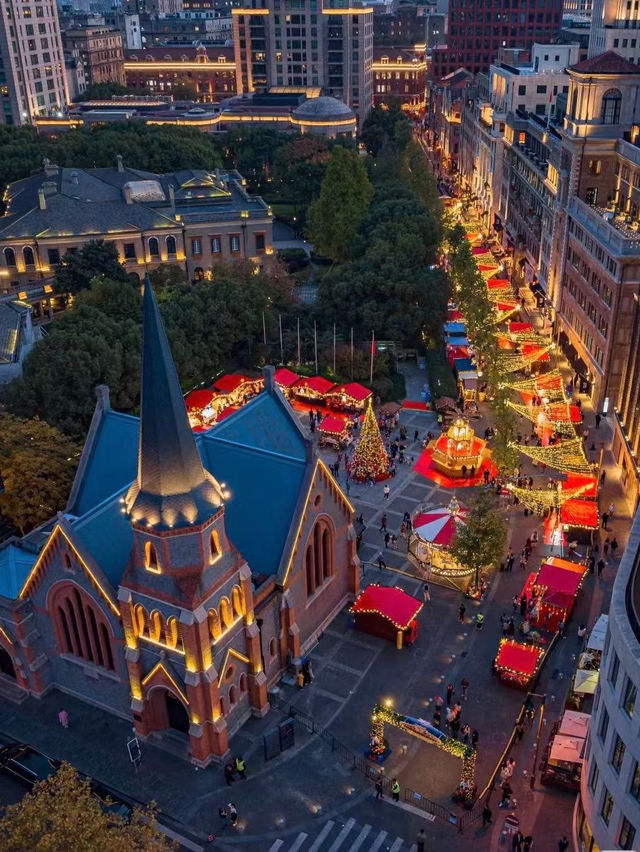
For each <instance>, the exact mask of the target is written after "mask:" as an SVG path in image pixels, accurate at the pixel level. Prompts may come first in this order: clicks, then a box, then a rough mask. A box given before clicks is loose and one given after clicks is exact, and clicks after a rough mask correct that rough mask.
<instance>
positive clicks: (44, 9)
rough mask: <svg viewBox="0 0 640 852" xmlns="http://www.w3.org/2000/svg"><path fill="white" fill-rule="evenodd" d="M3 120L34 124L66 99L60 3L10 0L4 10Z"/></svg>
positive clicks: (0, 17) (0, 42) (0, 23)
mask: <svg viewBox="0 0 640 852" xmlns="http://www.w3.org/2000/svg"><path fill="white" fill-rule="evenodd" d="M0 81H1V83H0V104H1V106H0V124H29V123H30V122H31V121H32V120H33V119H34V118H35V117H36V116H39V115H40V116H42V115H52V114H55V113H56V112H59V111H60V110H63V109H64V108H65V106H66V104H67V101H68V100H69V98H68V93H67V88H66V77H65V66H64V55H63V52H62V41H61V38H60V25H59V23H58V10H57V7H56V4H55V3H43V2H39V0H24V2H23V0H6V2H5V3H3V4H2V7H1V9H0Z"/></svg>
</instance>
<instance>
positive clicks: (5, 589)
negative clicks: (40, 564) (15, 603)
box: [0, 541, 38, 599]
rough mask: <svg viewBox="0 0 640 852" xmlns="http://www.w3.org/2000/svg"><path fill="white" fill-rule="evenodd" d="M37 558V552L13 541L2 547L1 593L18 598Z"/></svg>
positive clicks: (0, 567)
mask: <svg viewBox="0 0 640 852" xmlns="http://www.w3.org/2000/svg"><path fill="white" fill-rule="evenodd" d="M37 558H38V554H37V552H34V551H33V550H31V549H28V548H26V547H19V546H18V545H17V544H15V543H14V542H12V541H9V542H7V543H6V544H5V545H4V546H3V547H0V595H2V596H3V597H5V598H11V599H15V598H17V597H18V595H19V594H20V589H21V588H22V586H23V585H24V582H25V580H26V579H27V577H28V576H29V572H30V571H31V569H32V568H33V566H34V565H35V563H36V559H37Z"/></svg>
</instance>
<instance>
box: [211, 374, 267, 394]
mask: <svg viewBox="0 0 640 852" xmlns="http://www.w3.org/2000/svg"><path fill="white" fill-rule="evenodd" d="M256 381H262V379H251V378H249V376H244V375H242V373H227V374H226V375H224V376H220V378H219V379H217V380H216V381H215V382H214V383H213V387H214V388H215V390H217V391H219V392H220V393H232V392H233V391H236V390H238V388H240V387H241V386H242V385H244V384H248V383H250V382H256Z"/></svg>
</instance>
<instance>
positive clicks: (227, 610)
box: [220, 598, 233, 627]
mask: <svg viewBox="0 0 640 852" xmlns="http://www.w3.org/2000/svg"><path fill="white" fill-rule="evenodd" d="M220 618H221V620H222V623H223V625H224V626H225V627H231V625H232V624H233V611H232V609H231V604H230V603H229V598H220Z"/></svg>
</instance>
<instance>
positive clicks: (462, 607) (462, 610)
mask: <svg viewBox="0 0 640 852" xmlns="http://www.w3.org/2000/svg"><path fill="white" fill-rule="evenodd" d="M466 611H467V608H466V606H465V605H464V603H461V604H460V606H459V607H458V621H459V622H460V624H464V614H465V612H466Z"/></svg>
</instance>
